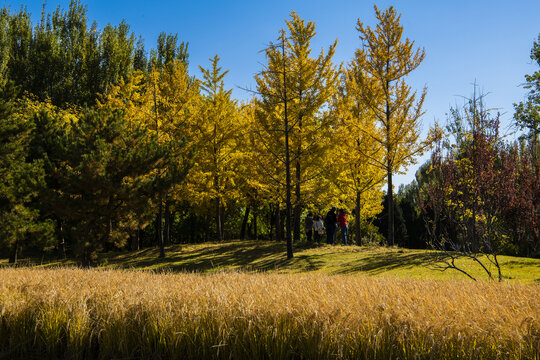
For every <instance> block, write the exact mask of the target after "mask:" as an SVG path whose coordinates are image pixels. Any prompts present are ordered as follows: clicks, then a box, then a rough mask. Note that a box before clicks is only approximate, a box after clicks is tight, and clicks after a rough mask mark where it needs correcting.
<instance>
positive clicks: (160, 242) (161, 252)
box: [156, 191, 165, 258]
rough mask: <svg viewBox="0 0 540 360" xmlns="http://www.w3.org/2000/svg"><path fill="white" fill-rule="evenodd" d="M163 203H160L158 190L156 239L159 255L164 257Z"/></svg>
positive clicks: (160, 197) (160, 196)
mask: <svg viewBox="0 0 540 360" xmlns="http://www.w3.org/2000/svg"><path fill="white" fill-rule="evenodd" d="M162 222H163V204H162V195H161V191H160V192H159V197H158V215H157V226H156V231H157V239H158V245H159V257H160V258H164V257H165V246H164V244H163V224H162Z"/></svg>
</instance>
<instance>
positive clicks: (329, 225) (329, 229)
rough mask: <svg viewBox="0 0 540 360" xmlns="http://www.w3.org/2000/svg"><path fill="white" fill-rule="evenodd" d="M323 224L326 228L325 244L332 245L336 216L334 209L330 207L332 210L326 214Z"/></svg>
mask: <svg viewBox="0 0 540 360" xmlns="http://www.w3.org/2000/svg"><path fill="white" fill-rule="evenodd" d="M324 222H325V227H326V243H327V244H332V245H333V244H334V240H335V236H336V227H337V215H336V208H335V207H332V209H330V211H329V212H328V213H327V214H326V218H324Z"/></svg>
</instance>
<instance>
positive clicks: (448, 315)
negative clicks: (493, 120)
mask: <svg viewBox="0 0 540 360" xmlns="http://www.w3.org/2000/svg"><path fill="white" fill-rule="evenodd" d="M0 284H1V285H0V307H1V322H0V324H1V326H0V347H1V354H2V355H3V356H7V358H19V359H24V358H29V357H32V356H34V357H37V358H75V359H76V358H80V359H82V358H96V357H99V358H103V359H109V358H145V359H150V358H167V359H215V358H223V359H228V358H233V359H265V358H267V359H287V358H288V359H295V358H308V359H329V358H338V359H342V358H343V359H389V358H396V359H397V358H399V359H415V358H426V359H428V358H429V359H471V358H473V359H535V357H536V358H537V357H538V355H539V351H540V323H539V321H540V302H539V301H538V299H539V298H540V287H539V286H538V285H535V284H528V285H527V284H521V283H512V284H509V283H503V284H499V283H494V282H472V281H444V282H441V281H435V280H419V279H389V278H380V277H365V276H345V275H335V276H328V275H325V274H304V275H291V274H257V273H249V274H246V273H235V272H233V273H214V274H207V275H203V274H187V273H181V274H174V273H168V274H167V273H164V274H154V273H149V272H141V271H119V270H80V269H48V270H43V269H42V270H39V269H35V268H34V269H9V268H5V269H2V270H0Z"/></svg>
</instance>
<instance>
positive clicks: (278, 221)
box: [275, 202, 283, 241]
mask: <svg viewBox="0 0 540 360" xmlns="http://www.w3.org/2000/svg"><path fill="white" fill-rule="evenodd" d="M275 222H276V240H277V241H281V240H283V232H282V231H281V230H282V227H281V207H280V204H279V202H278V203H276V220H275Z"/></svg>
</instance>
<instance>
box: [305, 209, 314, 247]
mask: <svg viewBox="0 0 540 360" xmlns="http://www.w3.org/2000/svg"><path fill="white" fill-rule="evenodd" d="M311 216H312V215H311V213H310V212H308V214H307V216H306V220H305V222H304V230H305V231H306V238H307V241H308V242H311V236H312V234H313V218H312V217H311Z"/></svg>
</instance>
